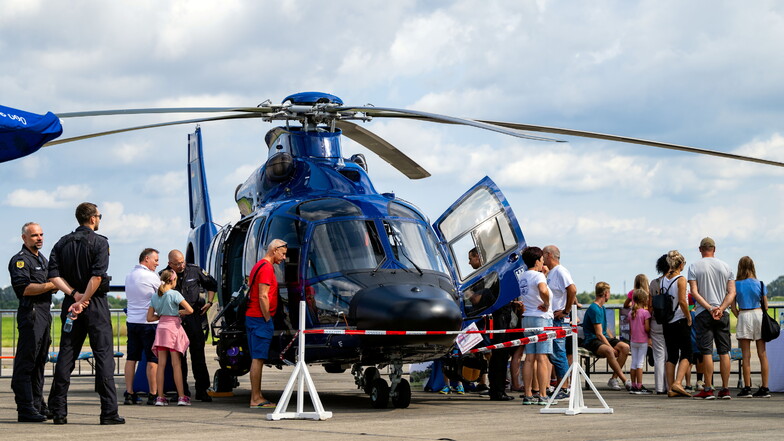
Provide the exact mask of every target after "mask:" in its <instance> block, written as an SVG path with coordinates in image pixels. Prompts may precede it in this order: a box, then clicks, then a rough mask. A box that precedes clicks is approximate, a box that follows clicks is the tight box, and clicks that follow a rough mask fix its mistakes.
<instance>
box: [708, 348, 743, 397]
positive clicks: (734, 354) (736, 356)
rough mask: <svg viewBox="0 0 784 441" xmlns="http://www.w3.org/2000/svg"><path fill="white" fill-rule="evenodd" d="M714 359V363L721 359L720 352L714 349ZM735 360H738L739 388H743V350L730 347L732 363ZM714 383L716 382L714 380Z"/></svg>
mask: <svg viewBox="0 0 784 441" xmlns="http://www.w3.org/2000/svg"><path fill="white" fill-rule="evenodd" d="M713 361H714V363H715V362H717V361H719V354H718V353H717V352H716V351H713ZM733 361H737V362H738V389H741V388H743V352H742V351H741V350H740V348H732V349H730V363H732V362H733ZM715 372H717V371H715ZM713 384H716V382H715V381H714V382H713Z"/></svg>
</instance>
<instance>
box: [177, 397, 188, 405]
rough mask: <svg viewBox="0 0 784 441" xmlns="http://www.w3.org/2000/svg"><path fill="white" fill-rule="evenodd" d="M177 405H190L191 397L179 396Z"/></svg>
mask: <svg viewBox="0 0 784 441" xmlns="http://www.w3.org/2000/svg"><path fill="white" fill-rule="evenodd" d="M177 405H178V406H190V405H191V398H190V397H180V398H177Z"/></svg>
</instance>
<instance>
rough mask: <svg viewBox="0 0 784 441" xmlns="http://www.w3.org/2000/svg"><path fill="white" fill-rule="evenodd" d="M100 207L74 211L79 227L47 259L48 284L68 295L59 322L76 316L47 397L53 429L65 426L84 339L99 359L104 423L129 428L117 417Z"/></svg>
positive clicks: (98, 382) (97, 383) (98, 383)
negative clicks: (70, 390) (54, 426)
mask: <svg viewBox="0 0 784 441" xmlns="http://www.w3.org/2000/svg"><path fill="white" fill-rule="evenodd" d="M101 217H102V215H101V213H100V212H99V211H98V207H97V206H96V205H95V204H92V203H90V202H82V203H81V204H79V206H78V207H76V220H77V221H78V222H79V228H77V229H76V230H75V231H74V232H73V233H70V234H66V235H65V236H63V237H62V238H61V239H60V240H59V241H58V242H57V244H56V245H55V246H54V248H53V249H52V254H51V255H50V256H49V280H50V281H51V282H52V283H54V285H55V286H56V287H57V288H58V289H59V290H60V291H62V292H64V293H65V298H64V299H63V308H62V312H61V313H60V319H61V320H62V322H63V323H65V321H66V316H67V315H68V313H69V312H73V313H75V314H77V318H76V319H75V320H74V321H73V329H72V330H71V331H70V332H65V331H63V333H62V336H61V338H60V354H59V355H58V357H57V364H56V365H55V369H54V383H53V384H52V390H51V391H50V393H49V409H50V410H51V411H52V414H53V415H54V423H55V424H67V423H68V420H67V418H66V416H67V414H68V404H67V400H66V397H67V395H68V387H69V385H70V383H71V373H72V372H73V370H74V366H75V363H76V357H78V355H79V352H80V351H81V350H82V345H83V344H84V339H85V337H86V336H87V335H89V336H90V348H91V349H92V350H93V357H94V359H95V391H96V392H98V395H99V396H100V397H101V415H100V422H101V424H125V419H123V418H121V417H120V416H119V415H118V414H117V389H116V387H115V385H114V350H113V348H112V320H111V315H110V313H109V303H108V301H107V300H106V293H107V292H108V291H109V280H110V277H109V276H108V275H107V274H106V271H107V270H108V269H109V242H108V241H107V240H106V237H104V236H101V235H99V234H96V233H95V231H97V230H98V226H99V225H100V223H101Z"/></svg>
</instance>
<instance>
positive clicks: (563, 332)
mask: <svg viewBox="0 0 784 441" xmlns="http://www.w3.org/2000/svg"><path fill="white" fill-rule="evenodd" d="M569 335H572V331H571V330H570V329H558V330H555V331H547V332H543V333H541V334H536V335H532V336H530V337H524V338H521V339H517V340H512V341H507V342H503V343H498V344H496V345H490V346H485V347H483V348H475V349H471V350H470V351H468V352H466V354H475V353H477V352H490V351H492V350H493V349H502V348H512V347H515V346H523V345H527V344H529V343H539V342H543V341H547V340H555V339H557V338H564V337H567V336H569Z"/></svg>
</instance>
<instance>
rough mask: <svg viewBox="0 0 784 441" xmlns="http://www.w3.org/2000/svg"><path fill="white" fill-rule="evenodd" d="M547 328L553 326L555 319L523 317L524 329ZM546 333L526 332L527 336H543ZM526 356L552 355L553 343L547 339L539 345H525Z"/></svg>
mask: <svg viewBox="0 0 784 441" xmlns="http://www.w3.org/2000/svg"><path fill="white" fill-rule="evenodd" d="M546 326H553V319H551V318H543V317H530V316H523V328H544V327H546ZM542 332H544V331H525V336H526V337H530V336H532V335H537V334H541V333H542ZM525 353H526V354H552V353H553V341H552V339H547V340H545V341H540V342H538V343H529V344H527V345H525Z"/></svg>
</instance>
